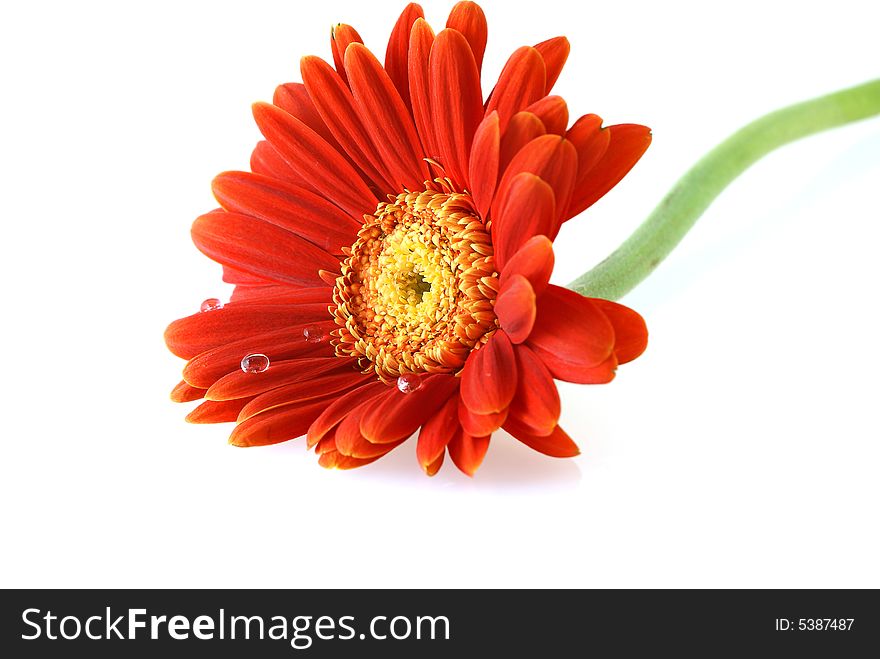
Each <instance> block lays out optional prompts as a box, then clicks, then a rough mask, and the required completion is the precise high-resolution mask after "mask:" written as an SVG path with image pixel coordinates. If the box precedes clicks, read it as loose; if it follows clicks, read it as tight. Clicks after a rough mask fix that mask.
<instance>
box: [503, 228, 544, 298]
mask: <svg viewBox="0 0 880 659" xmlns="http://www.w3.org/2000/svg"><path fill="white" fill-rule="evenodd" d="M554 261H555V257H554V256H553V243H552V242H551V241H550V239H549V238H547V237H546V236H535V237H534V238H529V239H528V240H527V241H526V242H525V243H524V244H523V246H522V247H520V248H519V251H517V252H516V254H514V255H513V256H512V257H511V258H510V260H509V261H508V262H507V264H506V265H505V266H504V269H503V270H502V271H501V277H500V279H499V281H498V283H499V284H500V285H501V287H502V288H503V287H504V285H505V283H506V282H507V280H508V279H509V278H510V277H513V276H514V275H522V276H523V277H525V278H526V279H528V280H529V283H530V284H531V285H532V288H533V289H534V291H535V295H540V294H541V293H543V292H544V289H545V288H547V282H549V281H550V275H551V274H552V273H553V264H554Z"/></svg>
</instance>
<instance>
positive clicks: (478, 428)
mask: <svg viewBox="0 0 880 659" xmlns="http://www.w3.org/2000/svg"><path fill="white" fill-rule="evenodd" d="M507 412H508V410H507V409H506V408H505V409H503V410H501V411H500V412H494V413H492V414H477V413H476V412H472V411H471V410H469V409H468V407H467V405H465V404H464V403H463V402H462V401H461V400H459V405H458V422H459V424H461V428H462V430H463V431H464V433H465V434H467V435H471V436H474V437H482V436H483V435H491V434H492V433H493V432H495V431H496V430H498V429H499V428H500V427H501V426H502V425H503V424H504V422H505V421H506V420H507Z"/></svg>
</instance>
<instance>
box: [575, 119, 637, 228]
mask: <svg viewBox="0 0 880 659" xmlns="http://www.w3.org/2000/svg"><path fill="white" fill-rule="evenodd" d="M604 130H607V131H608V134H609V138H608V139H609V142H608V148H607V150H606V151H605V152H604V154H603V155H602V158H601V160H599V162H598V163H596V165H595V166H593V167H592V168H591V169H590V170H588V171H587V172H586V173H585V174H584V178H583V180H581V181H580V183H579V184H578V186H577V190H576V191H575V193H574V195H573V196H572V198H571V202H570V204H569V207H568V210H567V211H566V213H565V216H566V218H569V217H574V216H575V215H577V214H578V213H580V212H582V211H584V210H585V209H587V208H589V207H590V206H592V205H593V204H594V203H596V202H597V201H598V200H599V199H601V198H602V197H603V196H604V195H605V193H607V192H608V191H609V190H610V189H611V188H613V187H614V186H615V185H617V184H618V183H619V182H620V179H622V178H623V177H624V176H626V174H627V173H628V172H629V170H631V169H632V168H633V166H634V165H635V164H636V163H637V162H638V161H639V159H640V158H641V157H642V155H643V154H644V153H645V151H647V149H648V146H650V144H651V129H650V128H646V127H645V126H638V125H636V124H620V125H617V126H609V127H608V128H607V129H604Z"/></svg>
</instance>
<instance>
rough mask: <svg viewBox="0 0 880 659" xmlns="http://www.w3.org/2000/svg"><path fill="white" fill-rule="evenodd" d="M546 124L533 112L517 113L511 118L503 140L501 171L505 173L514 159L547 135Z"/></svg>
mask: <svg viewBox="0 0 880 659" xmlns="http://www.w3.org/2000/svg"><path fill="white" fill-rule="evenodd" d="M546 134H547V129H546V127H545V126H544V122H543V121H541V119H540V118H539V117H538V115H536V114H535V113H533V112H526V111H525V110H523V111H522V112H517V113H516V114H515V115H513V117H511V118H510V123H508V124H507V130H505V131H504V137H502V138H501V158H500V160H499V167H500V169H499V171H500V172H502V173H503V172H504V171H505V170H506V169H507V167H508V165H510V161H511V160H513V157H514V156H515V155H516V154H517V153H519V152H520V150H522V148H523V147H524V146H525V145H526V144H528V143H529V142H531V141H532V140H533V139H535V138H536V137H541V135H546Z"/></svg>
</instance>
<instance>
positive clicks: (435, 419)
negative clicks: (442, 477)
mask: <svg viewBox="0 0 880 659" xmlns="http://www.w3.org/2000/svg"><path fill="white" fill-rule="evenodd" d="M456 432H461V426H459V424H458V397H456V396H450V397H449V400H447V401H446V403H445V404H444V405H443V407H441V408H440V409H439V410H438V411H437V413H436V414H434V416H432V417H431V418H430V419H428V420H427V421H426V422H425V425H423V426H422V429H421V430H420V431H419V443H418V446H417V448H416V457H417V458H418V460H419V464H420V465H421V466H422V469H424V470H425V471H426V472H427V471H428V470H429V469H430V468H431V467H432V466H433V465H434V464H436V462H437V460H438V458H439V459H440V460H441V462H442V459H443V454H444V453H445V452H446V445H447V444H449V441H450V440H451V439H452V437H453V436H454V435H455V433H456ZM438 469H439V465H438ZM435 473H436V471H435ZM429 475H433V474H429Z"/></svg>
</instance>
